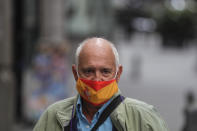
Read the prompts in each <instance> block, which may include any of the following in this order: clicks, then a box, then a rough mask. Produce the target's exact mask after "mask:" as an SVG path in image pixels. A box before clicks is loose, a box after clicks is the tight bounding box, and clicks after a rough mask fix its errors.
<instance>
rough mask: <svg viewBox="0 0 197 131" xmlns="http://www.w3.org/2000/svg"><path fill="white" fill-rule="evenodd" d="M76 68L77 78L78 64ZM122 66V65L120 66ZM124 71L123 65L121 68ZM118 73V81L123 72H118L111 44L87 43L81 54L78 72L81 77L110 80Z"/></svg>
mask: <svg viewBox="0 0 197 131" xmlns="http://www.w3.org/2000/svg"><path fill="white" fill-rule="evenodd" d="M73 68H74V72H73V73H74V76H75V79H76V80H77V79H78V76H76V73H75V72H76V68H77V67H76V66H73ZM119 68H120V67H119ZM120 70H121V71H122V67H121V69H120ZM116 73H117V78H116V79H117V81H118V79H119V77H120V74H121V72H120V71H119V72H117V70H116V63H115V56H114V54H113V52H112V49H111V47H110V46H109V45H99V46H98V45H93V44H92V45H88V44H87V45H85V46H84V47H83V49H82V51H81V53H80V55H79V62H78V74H79V77H80V78H84V79H88V80H94V81H108V80H111V79H113V78H114V77H115V76H116Z"/></svg>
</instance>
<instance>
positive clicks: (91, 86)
mask: <svg viewBox="0 0 197 131" xmlns="http://www.w3.org/2000/svg"><path fill="white" fill-rule="evenodd" d="M76 88H77V91H78V93H79V94H80V96H81V97H82V98H83V99H85V100H86V101H87V102H89V103H91V104H92V105H95V106H98V105H101V104H104V103H105V102H107V101H108V100H109V99H110V98H111V97H112V96H113V95H114V94H115V93H117V92H118V84H117V82H116V79H112V80H109V81H93V80H86V79H82V78H79V79H78V80H77V84H76Z"/></svg>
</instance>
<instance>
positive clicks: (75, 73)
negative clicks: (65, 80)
mask: <svg viewBox="0 0 197 131" xmlns="http://www.w3.org/2000/svg"><path fill="white" fill-rule="evenodd" d="M72 72H73V76H74V78H75V80H76V81H77V80H78V75H77V67H76V65H75V64H73V65H72Z"/></svg>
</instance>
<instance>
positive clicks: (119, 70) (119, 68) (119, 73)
mask: <svg viewBox="0 0 197 131" xmlns="http://www.w3.org/2000/svg"><path fill="white" fill-rule="evenodd" d="M122 70H123V67H122V65H119V67H118V72H117V77H116V81H117V82H119V80H120V76H121V74H122Z"/></svg>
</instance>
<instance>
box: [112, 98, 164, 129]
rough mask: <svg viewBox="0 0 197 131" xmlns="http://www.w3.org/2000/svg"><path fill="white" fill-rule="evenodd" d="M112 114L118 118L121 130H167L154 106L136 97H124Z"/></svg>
mask: <svg viewBox="0 0 197 131" xmlns="http://www.w3.org/2000/svg"><path fill="white" fill-rule="evenodd" d="M112 116H113V117H114V118H116V119H118V121H119V124H120V126H121V127H123V129H122V130H139V129H140V131H144V130H146V131H149V130H151V131H158V130H159V131H167V127H166V125H165V123H164V121H163V119H162V118H161V117H160V115H159V113H158V112H157V111H156V109H155V108H154V106H152V105H150V104H147V103H145V102H143V101H140V100H137V99H132V98H125V100H124V101H123V102H122V103H121V104H120V105H119V106H118V107H117V109H116V110H115V111H114V112H113V115H112ZM114 122H116V121H115V120H114ZM117 124H118V123H117ZM123 125H124V126H123Z"/></svg>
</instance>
